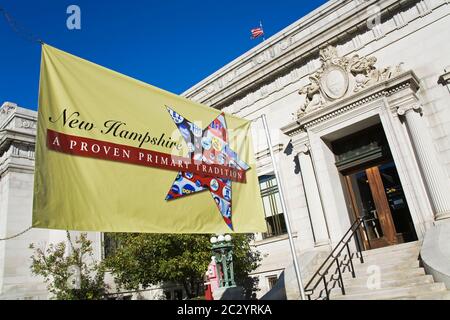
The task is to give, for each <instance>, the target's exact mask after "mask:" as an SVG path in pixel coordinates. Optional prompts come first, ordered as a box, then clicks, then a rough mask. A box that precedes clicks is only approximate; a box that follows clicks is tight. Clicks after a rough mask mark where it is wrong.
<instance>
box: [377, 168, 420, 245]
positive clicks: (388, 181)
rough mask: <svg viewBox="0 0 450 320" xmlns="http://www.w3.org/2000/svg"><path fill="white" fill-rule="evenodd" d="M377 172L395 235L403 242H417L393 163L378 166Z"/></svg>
mask: <svg viewBox="0 0 450 320" xmlns="http://www.w3.org/2000/svg"><path fill="white" fill-rule="evenodd" d="M379 170H380V175H381V179H382V181H383V185H384V189H385V193H386V197H387V199H388V202H389V207H390V209H391V214H392V219H393V220H394V225H395V229H396V231H397V233H401V234H402V235H403V238H404V239H403V240H404V241H414V240H417V235H416V233H415V231H414V230H415V228H414V224H413V221H412V218H411V215H410V213H409V209H408V204H407V202H406V198H405V194H404V193H403V188H402V185H401V183H400V177H399V175H398V172H397V169H396V167H395V164H394V162H390V163H387V164H383V165H381V166H379Z"/></svg>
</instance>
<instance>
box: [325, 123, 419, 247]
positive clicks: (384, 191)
mask: <svg viewBox="0 0 450 320" xmlns="http://www.w3.org/2000/svg"><path fill="white" fill-rule="evenodd" d="M333 151H334V152H335V154H336V158H337V162H336V166H337V167H338V169H339V171H340V172H341V174H342V178H343V184H344V189H345V190H344V191H345V192H346V194H347V196H348V206H349V209H350V210H349V211H350V212H352V216H351V219H352V220H354V219H356V218H357V217H367V218H368V219H369V220H368V221H367V222H366V228H365V231H364V232H362V233H361V234H363V239H362V240H363V243H364V248H365V249H366V250H367V249H370V248H372V249H374V248H379V247H384V246H389V245H395V244H398V243H403V242H409V241H415V240H417V235H416V232H415V229H414V224H413V221H412V218H411V214H410V212H409V208H408V203H407V201H406V197H405V194H404V192H403V188H402V184H401V182H400V178H399V175H398V172H397V168H396V166H395V163H394V161H393V159H392V156H391V153H390V150H389V145H388V143H387V140H386V138H385V135H384V131H383V128H382V127H381V125H377V126H374V127H371V128H369V129H365V130H363V131H360V132H358V133H356V134H354V135H351V136H349V137H345V138H343V139H340V140H338V141H335V142H333Z"/></svg>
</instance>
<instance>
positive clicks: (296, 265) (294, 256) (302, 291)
mask: <svg viewBox="0 0 450 320" xmlns="http://www.w3.org/2000/svg"><path fill="white" fill-rule="evenodd" d="M261 118H262V122H263V126H264V132H265V134H266V140H267V144H268V148H269V152H270V157H271V159H272V166H273V172H274V174H275V179H276V181H277V185H278V190H279V192H280V199H281V208H282V209H283V214H284V220H285V221H286V229H287V233H288V238H289V246H290V248H291V254H292V260H293V262H294V269H295V275H296V276H297V285H298V289H299V292H300V296H301V298H302V300H306V295H305V289H304V288H303V281H302V274H301V273H300V265H299V263H298V259H297V253H296V251H295V244H294V238H293V237H292V230H291V223H290V220H289V214H288V211H287V206H286V202H285V197H284V192H283V186H282V185H281V180H280V176H279V173H278V169H277V165H276V163H275V156H274V154H273V149H272V139H271V138H270V133H269V127H268V125H267V120H266V115H265V114H262V115H261Z"/></svg>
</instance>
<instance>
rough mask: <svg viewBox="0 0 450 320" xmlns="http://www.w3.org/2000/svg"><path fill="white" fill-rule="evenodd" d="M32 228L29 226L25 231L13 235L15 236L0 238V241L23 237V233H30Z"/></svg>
mask: <svg viewBox="0 0 450 320" xmlns="http://www.w3.org/2000/svg"><path fill="white" fill-rule="evenodd" d="M32 228H33V226H31V227H29V228H27V229H25V230H23V231H21V232H19V233H17V234H15V235H12V236H9V237H6V238H0V241H6V240H11V239H14V238H17V237H19V236H21V235H23V234H24V233H26V232H28V231H30V230H31V229H32Z"/></svg>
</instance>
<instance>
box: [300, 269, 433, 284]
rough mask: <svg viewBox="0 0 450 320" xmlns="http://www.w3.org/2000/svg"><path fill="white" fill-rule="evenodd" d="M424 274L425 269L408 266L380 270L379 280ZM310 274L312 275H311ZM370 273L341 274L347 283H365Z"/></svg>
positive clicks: (399, 278)
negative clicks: (406, 267) (384, 270)
mask: <svg viewBox="0 0 450 320" xmlns="http://www.w3.org/2000/svg"><path fill="white" fill-rule="evenodd" d="M423 275H425V270H424V269H423V268H410V269H402V270H394V271H391V272H382V274H381V280H382V281H387V280H396V279H397V280H402V279H408V278H410V277H416V276H423ZM311 276H312V275H311ZM370 276H371V275H369V274H365V273H356V278H353V277H352V275H351V273H349V272H348V273H344V274H343V275H342V278H343V279H344V283H348V281H360V282H364V283H367V279H368V278H369V277H370ZM305 279H308V281H309V280H310V279H311V277H307V278H305Z"/></svg>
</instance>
